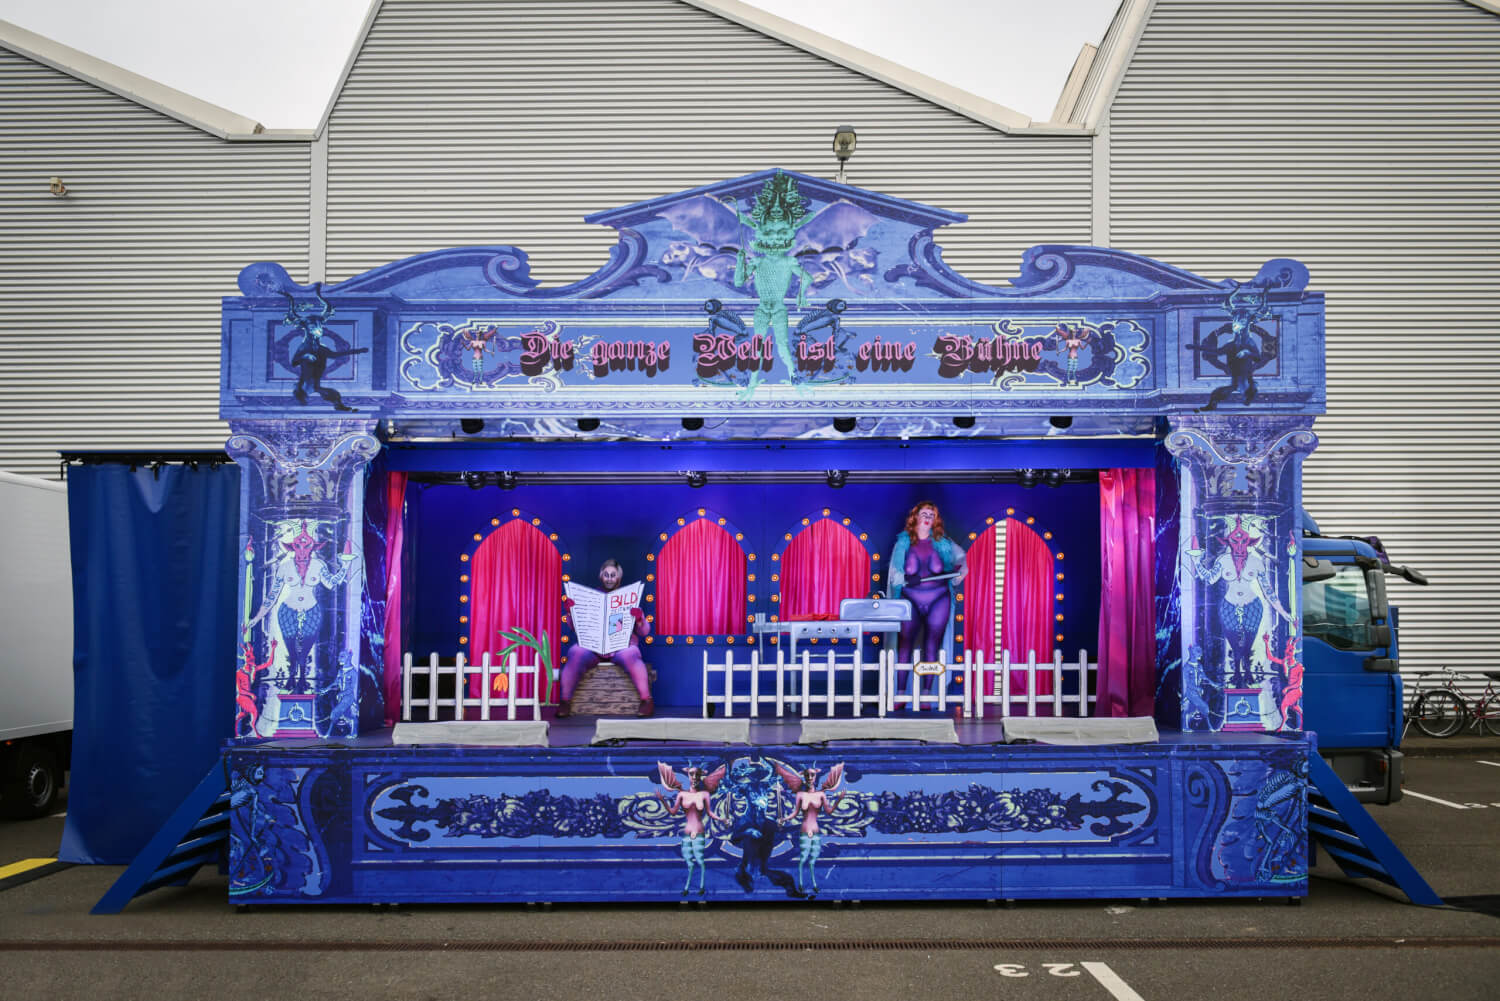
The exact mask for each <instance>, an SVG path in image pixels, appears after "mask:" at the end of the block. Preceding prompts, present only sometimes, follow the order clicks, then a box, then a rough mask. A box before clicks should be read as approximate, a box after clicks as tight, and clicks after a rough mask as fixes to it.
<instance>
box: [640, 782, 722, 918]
mask: <svg viewBox="0 0 1500 1001" xmlns="http://www.w3.org/2000/svg"><path fill="white" fill-rule="evenodd" d="M727 768H728V766H726V765H720V766H719V767H718V768H715V769H714V770H713V771H712V772H709V773H707V774H705V773H704V771H703V769H702V768H699V767H697V766H695V765H689V766H688V768H687V771H686V774H687V779H688V784H687V788H686V789H684V788H683V787H682V782H681V781H680V780H679V779H678V778H677V772H676V771H675V770H673V768H672V766H671V765H669V764H667V763H666V762H665V761H658V762H657V763H656V773H657V775H658V776H659V777H660V779H661V784H662V785H663V786H665V787H666V788H667V789H668V790H669V791H672V792H675V793H676V794H677V795H676V796H675V797H674V798H673V800H672V802H671V803H668V802H667V800H666V798H665V797H663V796H662V794H661V793H657V794H656V798H657V799H659V800H661V802H662V805H663V806H665V807H666V808H667V813H669V814H672V815H673V816H675V815H676V814H677V813H678V812H679V811H681V813H682V814H683V822H682V860H683V861H684V862H686V863H687V870H688V871H687V880H686V882H684V883H683V884H682V895H683V896H684V897H685V896H687V895H688V890H689V889H690V888H691V887H692V885H693V869H694V868H696V869H697V870H698V894H699V895H700V896H702V895H703V893H704V892H705V888H704V885H703V881H704V879H705V867H704V865H703V852H704V849H706V848H707V847H708V827H707V824H706V823H705V821H706V820H710V819H711V820H717V821H719V822H720V823H724V818H723V817H721V816H719V815H718V814H717V813H715V812H714V809H713V794H714V791H715V790H716V789H718V788H719V783H720V782H722V781H723V780H724V773H725V772H726V770H727Z"/></svg>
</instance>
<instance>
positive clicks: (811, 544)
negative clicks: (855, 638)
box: [771, 507, 883, 620]
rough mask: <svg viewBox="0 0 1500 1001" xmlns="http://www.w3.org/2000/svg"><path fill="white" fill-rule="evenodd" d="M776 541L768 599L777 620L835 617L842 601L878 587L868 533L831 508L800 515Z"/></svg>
mask: <svg viewBox="0 0 1500 1001" xmlns="http://www.w3.org/2000/svg"><path fill="white" fill-rule="evenodd" d="M781 541H782V543H783V546H782V549H781V551H780V552H778V553H773V554H772V556H771V559H772V561H774V563H775V569H774V570H773V572H772V583H773V584H775V585H776V592H775V593H774V594H773V595H772V596H771V601H772V603H773V604H774V605H775V606H776V608H775V610H774V611H775V613H776V615H777V616H778V617H779V618H781V619H786V620H796V619H834V618H838V614H839V602H840V601H841V600H843V599H845V598H865V597H869V595H870V594H871V593H872V592H873V591H875V590H877V589H878V588H879V587H880V580H881V578H882V576H883V575H882V574H881V573H880V571H879V569H878V567H879V563H880V559H881V557H880V554H879V553H878V552H876V551H875V549H874V547H873V546H872V545H871V542H870V536H869V533H867V532H865V531H863V530H862V529H861V528H860V527H859V526H858V525H856V524H855V523H854V521H853V519H851V518H849V517H848V516H846V515H844V514H842V513H840V512H838V511H835V510H833V509H832V508H826V507H825V508H821V509H819V510H818V511H815V512H812V513H811V514H807V515H804V516H803V517H802V518H800V519H798V521H797V522H796V524H794V525H792V526H790V527H788V528H787V529H786V530H785V531H784V532H783V533H782V536H781Z"/></svg>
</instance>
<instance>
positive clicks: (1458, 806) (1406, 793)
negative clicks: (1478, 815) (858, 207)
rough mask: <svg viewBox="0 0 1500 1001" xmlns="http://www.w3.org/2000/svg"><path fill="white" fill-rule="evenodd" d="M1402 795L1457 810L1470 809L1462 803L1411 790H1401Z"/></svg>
mask: <svg viewBox="0 0 1500 1001" xmlns="http://www.w3.org/2000/svg"><path fill="white" fill-rule="evenodd" d="M1401 795H1403V796H1415V797H1416V798H1417V799H1425V800H1426V801H1427V802H1429V803H1439V804H1441V805H1443V806H1451V807H1453V809H1455V810H1467V809H1468V807H1467V806H1464V805H1463V804H1462V803H1450V802H1448V801H1447V800H1446V799H1438V798H1437V797H1436V796H1424V795H1422V794H1421V793H1419V792H1412V791H1411V790H1410V789H1402V790H1401Z"/></svg>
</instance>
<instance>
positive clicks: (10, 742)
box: [0, 472, 73, 817]
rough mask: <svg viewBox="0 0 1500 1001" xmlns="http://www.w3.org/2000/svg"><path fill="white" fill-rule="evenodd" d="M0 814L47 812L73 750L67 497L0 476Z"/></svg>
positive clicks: (57, 487)
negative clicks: (1, 566)
mask: <svg viewBox="0 0 1500 1001" xmlns="http://www.w3.org/2000/svg"><path fill="white" fill-rule="evenodd" d="M0 511H3V512H5V513H4V516H3V517H0V554H3V555H4V558H5V572H4V573H3V574H0V582H3V583H0V586H3V588H4V592H3V595H0V637H3V640H4V642H0V813H3V814H4V815H5V816H8V817H37V816H42V815H44V814H46V813H49V812H50V811H51V810H52V808H53V807H54V805H55V804H56V802H57V797H58V795H59V793H61V791H62V786H63V776H64V774H65V773H66V771H67V768H68V760H69V756H70V753H71V748H72V743H73V575H72V564H71V556H70V553H69V548H68V492H67V487H65V486H64V485H63V484H61V483H54V482H51V481H49V480H40V479H36V478H34V477H30V476H16V475H15V474H13V473H6V472H0Z"/></svg>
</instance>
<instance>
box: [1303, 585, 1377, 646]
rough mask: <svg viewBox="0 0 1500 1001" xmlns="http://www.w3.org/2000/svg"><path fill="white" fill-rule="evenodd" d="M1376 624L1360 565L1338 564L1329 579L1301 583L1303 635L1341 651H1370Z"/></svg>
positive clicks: (1373, 643)
mask: <svg viewBox="0 0 1500 1001" xmlns="http://www.w3.org/2000/svg"><path fill="white" fill-rule="evenodd" d="M1373 626H1374V623H1373V622H1372V621H1371V620H1370V598H1369V595H1368V593H1367V592H1366V591H1365V575H1364V572H1363V571H1361V570H1360V569H1359V568H1358V567H1354V566H1343V567H1339V571H1338V573H1337V574H1336V575H1335V576H1334V577H1333V578H1332V579H1330V580H1320V581H1316V582H1313V583H1304V584H1303V585H1302V628H1303V635H1305V636H1315V637H1317V638H1318V639H1320V640H1322V641H1323V642H1325V643H1327V644H1328V645H1329V646H1334V647H1338V648H1339V649H1340V650H1371V649H1374V647H1375V646H1376V644H1375V637H1374V629H1373Z"/></svg>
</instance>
